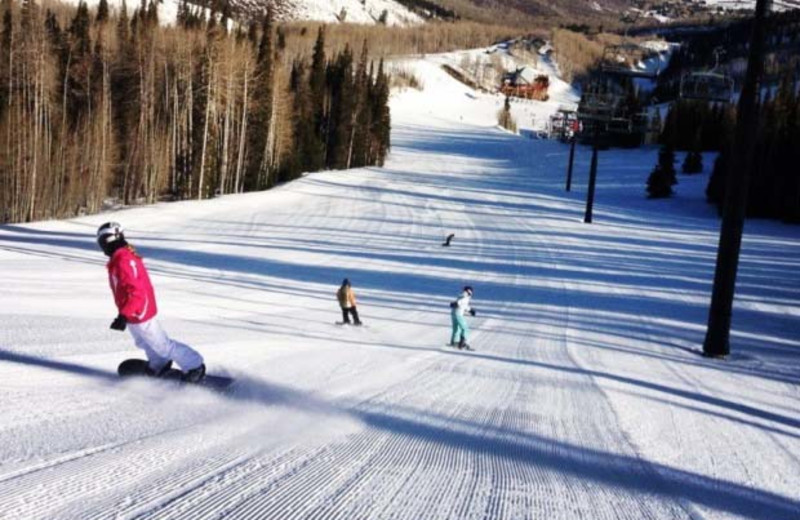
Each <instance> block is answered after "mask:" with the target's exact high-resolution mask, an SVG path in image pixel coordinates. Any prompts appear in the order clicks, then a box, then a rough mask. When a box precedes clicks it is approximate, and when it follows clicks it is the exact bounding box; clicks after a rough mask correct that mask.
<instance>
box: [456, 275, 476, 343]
mask: <svg viewBox="0 0 800 520" xmlns="http://www.w3.org/2000/svg"><path fill="white" fill-rule="evenodd" d="M472 293H473V290H472V287H470V286H469V285H467V286H465V287H464V289H463V290H462V291H461V294H460V295H459V297H458V299H456V300H455V301H453V302H450V321H451V322H452V325H453V332H452V334H451V335H450V346H451V347H458V349H460V350H461V349H466V350H472V347H470V346H469V344H468V343H467V338H468V336H469V326H468V325H467V320H466V318H465V317H464V316H465V315H466V314H469V315H470V316H475V309H473V308H472V307H471V306H470V303H471V301H472ZM456 341H458V343H456Z"/></svg>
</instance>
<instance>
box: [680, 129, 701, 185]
mask: <svg viewBox="0 0 800 520" xmlns="http://www.w3.org/2000/svg"><path fill="white" fill-rule="evenodd" d="M701 139H702V138H701V130H700V129H699V128H698V129H697V132H696V133H695V138H694V144H693V146H692V149H691V150H690V151H689V152H688V153H687V154H686V158H685V159H684V160H683V166H682V167H681V171H683V173H688V174H692V173H702V172H703V154H701V153H700V148H701Z"/></svg>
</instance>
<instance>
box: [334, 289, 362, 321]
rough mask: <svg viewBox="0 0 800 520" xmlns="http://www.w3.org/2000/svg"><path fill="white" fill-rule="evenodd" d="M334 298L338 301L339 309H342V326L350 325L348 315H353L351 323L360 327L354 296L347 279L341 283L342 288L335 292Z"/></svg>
mask: <svg viewBox="0 0 800 520" xmlns="http://www.w3.org/2000/svg"><path fill="white" fill-rule="evenodd" d="M336 298H338V300H339V307H341V308H342V325H345V324H348V325H349V324H350V315H351V314H352V315H353V323H354V324H355V325H361V320H360V319H359V318H358V309H356V294H355V293H354V292H353V288H352V287H351V286H350V280H348V279H347V278H345V279H344V281H342V286H341V287H339V290H338V291H336Z"/></svg>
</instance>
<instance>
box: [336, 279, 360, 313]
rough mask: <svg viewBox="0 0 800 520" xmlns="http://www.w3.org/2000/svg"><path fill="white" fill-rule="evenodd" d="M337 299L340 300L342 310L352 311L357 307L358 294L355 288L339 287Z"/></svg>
mask: <svg viewBox="0 0 800 520" xmlns="http://www.w3.org/2000/svg"><path fill="white" fill-rule="evenodd" d="M336 297H337V298H338V299H339V306H340V307H341V308H342V309H351V308H353V307H355V306H356V293H354V292H353V288H352V287H350V286H349V285H348V286H345V287H339V290H338V291H336Z"/></svg>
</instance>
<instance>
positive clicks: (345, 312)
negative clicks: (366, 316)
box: [342, 307, 361, 325]
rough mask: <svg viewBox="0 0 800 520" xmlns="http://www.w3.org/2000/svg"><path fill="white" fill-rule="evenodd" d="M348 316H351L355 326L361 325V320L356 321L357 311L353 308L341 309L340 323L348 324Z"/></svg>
mask: <svg viewBox="0 0 800 520" xmlns="http://www.w3.org/2000/svg"><path fill="white" fill-rule="evenodd" d="M350 314H352V315H353V322H354V323H355V324H356V325H361V320H360V319H358V309H356V308H355V307H350V308H349V309H345V308H342V321H343V322H344V323H350V316H349V315H350Z"/></svg>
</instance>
